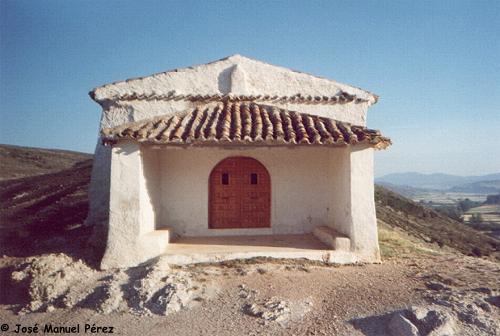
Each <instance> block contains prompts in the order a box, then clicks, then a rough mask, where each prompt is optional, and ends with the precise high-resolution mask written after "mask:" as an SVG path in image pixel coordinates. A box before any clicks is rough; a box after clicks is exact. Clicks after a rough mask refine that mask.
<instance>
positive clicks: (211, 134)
mask: <svg viewBox="0 0 500 336" xmlns="http://www.w3.org/2000/svg"><path fill="white" fill-rule="evenodd" d="M124 139H130V140H135V141H139V142H147V143H156V144H168V145H225V144H234V145H240V144H243V145H266V146H268V145H328V146H345V145H356V144H366V145H369V146H372V147H375V148H379V149H384V148H386V147H388V146H389V145H390V144H391V140H390V139H389V138H386V137H384V136H382V135H381V134H380V132H379V131H376V130H371V129H368V128H366V127H362V126H353V125H351V124H349V123H345V122H340V121H337V120H334V119H330V118H325V117H319V116H315V115H309V114H305V113H299V112H295V111H289V110H284V109H280V108H277V107H274V106H268V105H262V104H257V103H254V102H236V103H234V102H227V101H226V102H224V103H219V104H212V105H207V106H203V107H197V108H195V109H194V110H192V111H188V112H186V113H182V114H178V115H173V116H172V115H170V116H161V117H155V118H152V119H148V120H142V121H138V122H133V123H128V124H124V125H120V126H117V127H114V128H106V129H103V130H102V140H103V143H105V144H113V143H115V142H116V141H118V140H124Z"/></svg>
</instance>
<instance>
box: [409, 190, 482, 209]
mask: <svg viewBox="0 0 500 336" xmlns="http://www.w3.org/2000/svg"><path fill="white" fill-rule="evenodd" d="M486 196H488V195H487V194H472V193H460V192H448V191H443V192H439V191H429V192H422V193H417V194H415V195H412V197H411V199H412V200H413V201H415V202H421V201H424V202H426V203H430V204H432V205H435V206H439V205H454V204H456V203H457V202H458V201H460V200H464V199H467V198H468V199H470V200H471V201H473V202H484V201H486Z"/></svg>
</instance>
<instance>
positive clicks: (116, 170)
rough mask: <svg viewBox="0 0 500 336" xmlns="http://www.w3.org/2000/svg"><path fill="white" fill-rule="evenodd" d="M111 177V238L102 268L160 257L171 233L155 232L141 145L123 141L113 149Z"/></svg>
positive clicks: (108, 238) (133, 264)
mask: <svg viewBox="0 0 500 336" xmlns="http://www.w3.org/2000/svg"><path fill="white" fill-rule="evenodd" d="M110 176H111V178H110V198H109V224H108V225H109V226H108V237H107V245H106V251H105V254H104V257H103V260H102V262H101V268H102V269H109V268H119V267H129V266H135V265H137V264H139V263H141V262H143V261H146V260H148V259H150V258H153V257H156V256H158V255H160V254H161V253H163V252H164V250H165V248H166V245H167V244H168V231H164V232H161V231H155V212H154V211H155V209H154V207H152V206H151V203H153V202H152V200H151V196H150V194H149V193H148V190H147V186H146V177H145V175H144V162H143V155H142V153H141V148H140V145H139V144H138V143H136V142H132V141H127V142H120V143H118V144H117V145H115V146H114V147H113V148H112V151H111V173H110ZM159 233H162V234H159Z"/></svg>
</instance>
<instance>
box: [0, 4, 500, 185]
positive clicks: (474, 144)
mask: <svg viewBox="0 0 500 336" xmlns="http://www.w3.org/2000/svg"><path fill="white" fill-rule="evenodd" d="M0 34H1V35H0V70H1V73H0V75H1V76H0V113H1V119H0V122H1V124H0V125H1V126H0V143H9V144H17V145H25V146H35V147H50V148H63V149H71V150H78V151H85V152H92V151H93V149H94V146H95V143H96V139H97V127H98V123H99V117H100V109H99V106H98V105H97V104H96V103H94V102H93V101H91V100H90V98H89V97H88V95H87V93H88V91H89V90H90V89H92V88H93V87H96V86H99V85H102V84H105V83H108V82H112V81H116V80H122V79H126V78H130V77H136V76H144V75H148V74H151V73H155V72H161V71H165V70H168V69H173V68H178V67H185V66H189V65H193V64H201V63H206V62H209V61H212V60H215V59H219V58H223V57H225V56H228V55H231V54H235V53H239V54H242V55H245V56H248V57H252V58H256V59H260V60H263V61H266V62H268V63H271V64H277V65H282V66H286V67H290V68H292V69H297V70H301V71H305V72H309V73H312V74H316V75H320V76H323V77H328V78H332V79H335V80H337V81H340V82H344V83H347V84H352V85H354V86H358V87H361V88H364V89H367V90H369V91H372V92H375V93H377V94H378V95H380V97H381V99H380V101H379V103H378V104H376V105H375V106H373V107H372V108H371V109H370V111H369V115H368V125H369V126H370V127H372V128H377V129H381V130H382V131H383V132H384V133H385V134H387V135H388V136H390V137H391V138H392V139H393V141H394V145H393V146H392V147H390V149H389V150H388V151H385V152H378V153H377V154H376V174H377V175H382V174H386V173H391V172H403V171H418V172H425V173H429V172H445V173H452V174H459V175H467V174H485V173H491V172H499V171H500V140H499V136H500V109H499V107H498V101H499V100H500V42H499V41H500V39H499V35H500V2H498V1H491V2H488V1H449V2H448V1H436V2H428V1H340V2H336V1H325V2H319V1H296V2H295V1H287V2H278V1H241V2H238V1H224V2H223V1H178V2H168V1H63V0H60V1H7V0H0Z"/></svg>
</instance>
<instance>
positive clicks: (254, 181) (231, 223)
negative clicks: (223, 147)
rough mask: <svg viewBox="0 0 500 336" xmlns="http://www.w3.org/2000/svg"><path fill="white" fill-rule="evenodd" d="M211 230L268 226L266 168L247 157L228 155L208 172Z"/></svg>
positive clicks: (268, 208)
mask: <svg viewBox="0 0 500 336" xmlns="http://www.w3.org/2000/svg"><path fill="white" fill-rule="evenodd" d="M208 207H209V219H208V220H209V223H208V226H209V228H211V229H236V228H263V227H270V226H271V178H270V176H269V173H268V172H267V169H266V168H265V167H264V166H263V165H262V164H261V163H260V162H259V161H257V160H255V159H252V158H249V157H242V156H238V157H229V158H226V159H224V160H222V161H221V162H219V163H218V164H217V165H216V166H215V168H214V169H213V170H212V172H211V173H210V180H209V205H208Z"/></svg>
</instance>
